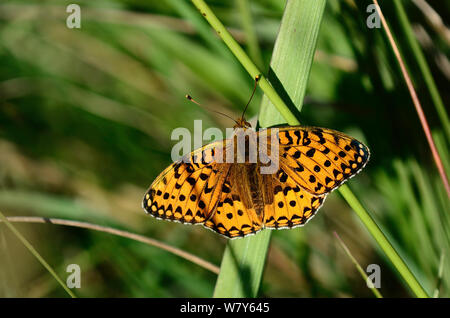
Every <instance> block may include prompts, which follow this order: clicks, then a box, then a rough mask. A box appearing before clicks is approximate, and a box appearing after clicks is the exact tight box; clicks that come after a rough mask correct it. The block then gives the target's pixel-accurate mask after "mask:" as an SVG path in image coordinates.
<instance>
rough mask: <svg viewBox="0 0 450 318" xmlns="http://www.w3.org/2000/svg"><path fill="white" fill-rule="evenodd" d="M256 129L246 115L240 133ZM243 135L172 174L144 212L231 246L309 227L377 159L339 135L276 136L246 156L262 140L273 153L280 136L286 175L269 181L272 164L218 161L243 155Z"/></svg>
mask: <svg viewBox="0 0 450 318" xmlns="http://www.w3.org/2000/svg"><path fill="white" fill-rule="evenodd" d="M250 127H251V125H250V124H249V123H248V122H247V121H245V119H244V117H243V115H242V117H241V118H239V119H238V120H237V121H236V125H235V127H234V128H235V131H244V132H247V133H248V130H249V129H250ZM275 133H276V135H275ZM238 135H239V133H237V134H235V135H234V137H233V138H232V139H226V140H223V141H218V142H213V143H211V144H208V145H206V146H204V147H202V148H199V149H197V150H195V151H194V152H192V153H191V154H189V155H188V156H187V157H185V158H184V159H183V160H179V161H177V162H175V163H173V164H172V165H170V166H169V167H168V168H166V169H165V170H164V171H163V172H162V173H161V174H160V175H159V176H158V177H157V178H156V180H155V181H154V182H153V183H152V184H151V186H150V188H149V190H148V191H147V192H146V194H145V196H144V200H143V208H144V209H145V210H146V211H147V212H148V213H149V214H151V215H152V216H154V217H156V218H159V219H164V220H170V221H178V222H181V223H189V224H202V225H204V226H205V227H207V228H209V229H212V230H214V231H216V232H217V233H219V234H222V235H224V236H226V237H229V238H237V237H243V236H246V235H249V234H254V233H256V232H258V231H260V230H262V229H264V228H269V229H283V228H293V227H297V226H301V225H304V224H305V223H306V222H307V221H309V220H310V219H311V218H312V217H313V216H314V215H315V213H316V212H317V210H318V209H319V208H320V206H321V205H322V203H323V202H324V200H325V197H326V196H327V194H328V193H330V192H331V191H333V190H334V189H336V188H337V187H339V186H340V185H341V184H342V183H343V182H345V181H346V180H348V179H349V178H351V177H352V176H354V175H355V174H357V173H358V172H359V171H360V170H361V169H362V168H363V167H364V166H365V165H366V163H367V161H368V160H369V155H370V153H369V149H368V148H367V147H366V146H365V145H364V144H362V143H361V142H359V141H357V140H356V139H354V138H352V137H350V136H347V135H346V134H343V133H341V132H338V131H334V130H331V129H326V128H317V127H303V126H287V127H281V128H269V129H267V131H265V133H264V134H263V135H262V134H261V132H253V133H248V134H246V136H245V149H246V150H248V148H250V146H251V145H255V144H258V145H259V142H261V140H260V139H261V138H264V140H263V141H264V142H263V143H261V144H264V143H265V144H267V145H271V143H273V142H274V138H272V136H274V135H275V136H276V138H275V142H277V143H278V145H277V146H278V147H277V148H278V149H277V151H278V152H277V153H276V154H275V155H276V157H277V159H278V169H277V170H276V172H275V173H271V174H263V173H261V169H260V168H261V167H263V166H266V165H267V164H265V163H262V162H261V160H260V156H258V159H257V161H256V162H251V161H250V160H249V158H248V156H245V160H244V162H240V163H239V162H236V160H235V161H234V162H231V163H230V162H223V160H216V158H217V157H218V156H217V155H218V154H220V155H225V156H226V155H227V154H228V153H230V152H232V150H233V147H234V149H236V147H235V144H236V140H237V137H238ZM266 136H267V137H266ZM269 148H270V147H269ZM270 149H272V148H270ZM237 152H239V151H237ZM246 153H248V152H246ZM258 154H259V153H258ZM269 155H270V154H269ZM233 156H234V159H236V156H237V153H236V151H235V153H234V154H233Z"/></svg>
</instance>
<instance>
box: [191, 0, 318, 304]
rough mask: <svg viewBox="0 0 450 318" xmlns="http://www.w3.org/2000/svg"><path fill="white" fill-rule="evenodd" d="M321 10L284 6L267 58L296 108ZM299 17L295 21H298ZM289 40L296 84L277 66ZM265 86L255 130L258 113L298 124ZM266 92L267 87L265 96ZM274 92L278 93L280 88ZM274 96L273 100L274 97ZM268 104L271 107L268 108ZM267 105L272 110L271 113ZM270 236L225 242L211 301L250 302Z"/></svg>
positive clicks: (242, 57)
mask: <svg viewBox="0 0 450 318" xmlns="http://www.w3.org/2000/svg"><path fill="white" fill-rule="evenodd" d="M193 2H194V3H195V4H196V5H197V7H199V5H201V6H200V7H199V9H200V11H201V12H203V13H205V14H206V16H205V18H206V19H208V21H210V23H211V24H212V26H213V27H214V29H215V30H216V31H217V32H218V34H219V35H220V36H222V39H223V40H224V42H225V43H226V44H227V45H228V46H229V47H230V49H231V50H232V51H233V53H235V54H236V53H237V54H236V57H237V58H238V59H239V61H240V62H241V63H242V64H243V66H244V67H245V68H246V69H247V71H249V73H250V75H252V76H256V75H258V74H260V71H259V70H258V69H257V67H256V66H255V65H254V64H253V62H252V61H251V60H250V59H249V58H248V57H247V56H246V54H245V53H244V52H243V51H242V49H241V48H240V47H239V45H238V44H237V43H236V42H235V41H234V39H232V38H231V36H229V34H228V32H227V31H226V30H225V28H223V26H222V25H221V23H220V21H218V20H217V18H216V17H215V16H213V13H212V12H211V11H210V10H209V9H208V8H207V7H206V5H205V4H204V3H203V1H194V0H193ZM324 8H325V1H316V2H311V1H291V2H289V3H288V4H287V6H286V9H285V13H284V16H283V19H282V22H281V28H280V32H279V34H278V37H277V41H276V44H275V48H276V49H275V50H274V52H273V55H272V61H271V68H272V71H271V72H270V74H272V77H273V78H275V74H276V76H279V77H280V78H281V79H282V80H283V84H284V85H288V87H290V88H292V89H293V90H295V93H294V95H293V96H294V97H296V98H295V99H294V100H293V101H294V102H295V104H296V105H299V107H301V105H302V102H303V96H304V92H305V90H306V85H307V79H308V75H309V71H310V68H311V65H312V61H313V57H314V50H315V47H316V42H317V35H318V33H319V28H320V22H321V17H322V14H323V10H324ZM299 17H301V19H300V18H299ZM303 28H305V29H308V30H311V32H310V33H309V32H308V33H305V32H295V30H297V29H298V30H300V29H303ZM286 41H288V42H289V43H288V45H285V44H283V42H286ZM291 41H294V42H298V43H301V46H300V47H299V46H296V47H295V49H296V50H297V54H300V55H301V56H302V57H303V58H302V59H301V60H299V59H297V63H299V62H300V63H301V68H300V69H301V70H302V71H304V74H303V76H301V77H300V80H299V76H298V71H297V72H296V73H293V72H290V73H287V71H290V70H291V67H292V64H284V63H279V62H280V61H281V60H283V56H284V55H285V54H286V50H287V49H290V48H291V46H290V45H291ZM297 70H298V68H297ZM270 74H269V75H270ZM264 80H265V79H264ZM267 84H268V83H267V82H264V81H263V80H261V81H260V86H261V88H262V89H263V90H264V92H265V93H266V96H267V97H265V100H264V101H263V104H262V105H263V106H262V109H263V110H262V111H261V114H260V123H261V125H262V126H266V125H267V123H266V122H265V120H264V119H263V120H262V122H261V116H262V114H266V115H268V117H269V118H270V117H273V116H278V117H279V118H280V121H279V123H281V122H283V121H284V119H283V118H286V117H287V120H288V122H289V123H290V124H292V125H296V124H298V123H299V122H298V120H297V119H296V118H295V116H294V115H293V114H292V112H290V111H289V109H288V108H287V106H286V105H285V104H284V102H283V100H282V99H281V98H280V97H279V96H278V94H277V93H276V92H275V91H274V90H273V88H272V86H270V84H268V85H267ZM267 88H269V90H268V91H267ZM279 88H281V86H280V87H279ZM273 93H274V94H273ZM275 95H276V97H275V98H274V96H275ZM270 102H272V103H273V104H269V103H270ZM271 105H276V108H274V107H273V106H271ZM269 107H271V108H269ZM280 112H281V113H283V117H281V115H280ZM270 235H271V232H270V231H262V232H261V233H258V234H257V235H256V236H254V237H248V238H244V239H239V240H233V241H230V242H229V243H228V245H227V248H226V250H225V254H224V256H223V259H222V264H221V271H220V274H219V277H218V279H217V283H216V288H215V291H214V297H255V296H256V295H257V292H258V289H259V285H260V281H261V277H262V272H263V269H264V263H265V258H266V254H267V248H268V246H269V241H270Z"/></svg>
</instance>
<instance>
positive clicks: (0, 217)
mask: <svg viewBox="0 0 450 318" xmlns="http://www.w3.org/2000/svg"><path fill="white" fill-rule="evenodd" d="M0 221H2V222H3V223H5V225H6V226H7V227H8V228H9V229H10V230H11V232H13V233H14V235H15V236H16V237H17V238H18V239H19V240H20V241H21V242H22V244H23V245H25V247H26V248H27V249H28V250H29V251H30V253H31V254H33V255H34V257H36V259H37V260H38V261H39V262H40V263H41V264H42V266H44V267H45V269H46V270H47V271H48V272H49V273H50V274H51V275H52V276H53V277H54V278H55V279H56V281H57V282H58V283H59V284H60V285H61V286H62V288H64V290H65V291H66V292H67V294H69V296H70V297H72V298H76V296H75V294H74V293H73V292H72V291H71V290H70V289H69V288H68V287H67V286H66V284H64V282H63V281H62V280H61V278H59V276H58V274H56V272H55V271H54V269H53V268H52V267H51V266H50V265H49V264H48V263H47V262H46V261H45V260H44V259H43V258H42V256H41V255H40V254H39V252H38V251H36V249H35V248H34V247H33V245H31V243H30V242H28V240H27V239H26V238H25V237H24V236H23V235H22V234H20V232H19V231H18V230H17V229H16V228H15V227H14V225H12V224H11V222H9V221H8V220H7V219H6V217H5V216H4V215H3V213H2V212H0Z"/></svg>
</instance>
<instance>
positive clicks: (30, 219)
mask: <svg viewBox="0 0 450 318" xmlns="http://www.w3.org/2000/svg"><path fill="white" fill-rule="evenodd" d="M6 219H7V221H9V222H23V223H47V224H58V225H65V226H72V227H79V228H83V229H90V230H94V231H99V232H104V233H109V234H113V235H116V236H121V237H125V238H128V239H131V240H135V241H138V242H141V243H144V244H147V245H151V246H154V247H157V248H160V249H162V250H165V251H168V252H170V253H172V254H174V255H177V256H179V257H181V258H184V259H185V260H188V261H190V262H192V263H194V264H197V265H198V266H200V267H203V268H204V269H207V270H209V271H211V272H213V273H214V274H219V268H218V267H217V266H216V265H214V264H212V263H210V262H208V261H205V260H204V259H202V258H200V257H198V256H195V255H193V254H191V253H188V252H185V251H183V250H180V249H178V248H176V247H173V246H170V245H168V244H165V243H163V242H160V241H158V240H155V239H152V238H149V237H146V236H143V235H139V234H135V233H131V232H128V231H123V230H118V229H114V228H111V227H108V226H103V225H98V224H93V223H87V222H81V221H73V220H65V219H57V218H44V217H39V216H10V217H7V218H6Z"/></svg>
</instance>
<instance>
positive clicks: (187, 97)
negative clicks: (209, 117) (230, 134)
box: [186, 95, 238, 124]
mask: <svg viewBox="0 0 450 318" xmlns="http://www.w3.org/2000/svg"><path fill="white" fill-rule="evenodd" d="M186 99H187V100H188V101H190V102H193V103H194V104H197V105H198V106H200V107H203V108H204V109H206V110H207V111H210V112H213V113H216V114H219V115H222V116H225V117H227V118H230V119H231V120H232V121H234V122H235V123H236V124H237V123H238V122H237V121H236V120H235V119H234V118H232V117H230V116H228V115H227V114H224V113H221V112H219V111H217V110H214V109H210V108H207V107H205V106H203V105H202V104H200V103H199V102H197V101H196V100H195V99H193V98H192V96H191V95H186Z"/></svg>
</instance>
